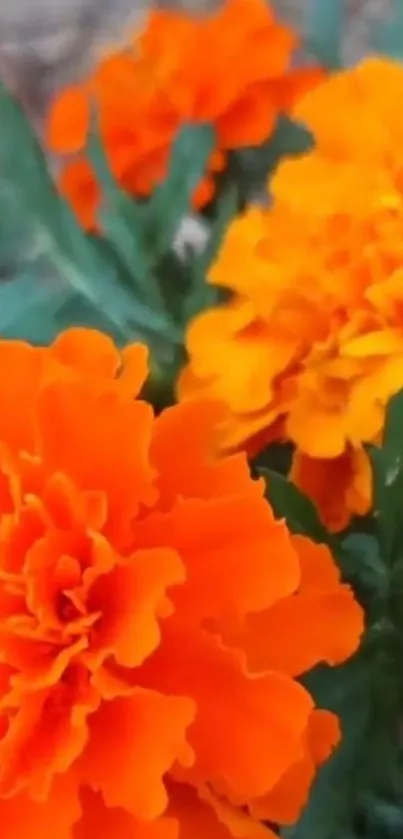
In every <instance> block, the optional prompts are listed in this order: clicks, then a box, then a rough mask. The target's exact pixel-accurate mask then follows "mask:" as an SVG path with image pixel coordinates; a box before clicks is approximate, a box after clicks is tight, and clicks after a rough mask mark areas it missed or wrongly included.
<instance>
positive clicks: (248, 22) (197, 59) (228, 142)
mask: <svg viewBox="0 0 403 839" xmlns="http://www.w3.org/2000/svg"><path fill="white" fill-rule="evenodd" d="M295 44H296V36H295V35H294V33H293V32H292V31H291V30H290V29H289V28H288V27H286V26H283V25H281V24H280V23H278V22H277V21H276V19H275V18H274V16H273V13H272V12H271V10H270V8H269V6H268V4H267V2H266V0H226V2H225V3H224V4H223V5H222V6H220V9H219V10H218V11H217V12H216V13H215V14H212V15H210V16H207V17H205V18H194V17H191V16H189V15H187V14H185V13H183V12H182V13H181V12H178V11H163V10H158V11H154V12H153V13H152V14H151V16H150V20H149V25H148V27H147V29H146V31H145V33H144V34H143V35H140V34H139V33H135V35H134V36H133V47H132V50H126V51H122V52H118V53H116V54H114V55H111V56H110V57H109V58H106V59H105V60H104V61H102V62H101V64H100V65H99V66H98V68H97V69H96V70H95V72H94V74H93V75H92V77H91V78H89V79H88V80H87V82H86V84H85V85H83V86H81V87H73V88H70V89H68V90H66V91H65V92H64V93H62V95H61V96H59V97H58V99H57V100H56V101H55V103H54V106H53V108H52V109H51V112H50V115H49V121H48V129H47V138H48V142H49V146H50V148H51V149H52V150H53V151H55V152H60V153H62V154H66V153H68V154H70V153H73V152H74V153H76V152H79V153H80V156H79V157H78V158H77V159H76V160H73V161H71V162H70V163H68V164H67V165H66V167H65V169H64V171H63V173H62V176H61V180H60V186H61V189H62V191H63V193H64V194H65V195H66V197H67V198H68V199H69V200H70V201H71V202H72V205H73V206H74V207H75V209H76V211H77V213H78V214H79V216H80V218H81V221H82V223H83V224H85V225H86V226H93V225H94V223H95V216H96V208H97V206H98V203H99V190H98V186H97V183H96V181H95V178H94V175H93V172H92V169H91V166H90V164H89V162H88V160H86V158H85V155H84V153H83V150H84V145H85V141H86V136H87V131H88V124H89V97H90V96H92V97H93V99H94V100H95V102H96V103H97V106H98V109H99V120H100V130H101V135H102V140H103V143H104V147H105V150H106V153H107V156H108V159H109V163H110V166H111V169H112V171H113V172H114V174H115V176H116V178H117V180H118V181H119V183H120V184H121V186H122V187H123V188H124V189H125V190H126V191H127V192H129V193H130V194H134V195H139V196H144V195H148V194H149V193H150V192H151V191H152V190H153V188H154V187H155V186H156V185H157V184H158V183H159V182H160V181H161V180H163V178H164V177H165V175H166V172H167V164H168V160H169V153H170V150H171V147H172V143H173V140H174V138H175V136H176V135H177V133H178V131H179V129H180V128H181V126H182V125H183V124H184V123H187V122H193V123H196V124H197V123H211V124H213V125H214V127H215V129H216V131H217V149H216V151H215V152H214V153H213V155H212V157H211V160H210V172H209V174H208V176H207V177H206V178H205V180H204V181H203V182H202V183H201V184H200V185H199V187H198V189H197V191H196V193H195V196H194V199H195V203H196V204H197V205H198V206H201V205H204V204H205V203H207V201H208V200H209V199H210V198H211V196H212V193H213V191H214V172H216V171H217V170H220V169H222V168H223V166H224V165H225V153H226V152H227V151H228V150H230V149H235V148H239V147H241V146H248V145H257V144H259V143H262V142H263V141H264V140H266V139H267V138H268V137H269V135H270V134H271V132H272V130H273V128H274V126H275V123H276V120H277V116H278V114H279V112H280V111H284V110H288V109H289V108H290V107H291V105H292V103H293V102H294V100H295V98H296V97H297V96H298V95H300V94H301V92H302V91H303V90H306V89H307V88H309V87H311V86H312V85H313V84H315V83H316V82H317V81H318V78H319V77H320V76H321V73H320V71H319V70H317V69H312V68H306V69H302V70H299V71H291V70H290V61H291V55H292V52H293V49H294V46H295ZM206 56H208V58H207V60H206Z"/></svg>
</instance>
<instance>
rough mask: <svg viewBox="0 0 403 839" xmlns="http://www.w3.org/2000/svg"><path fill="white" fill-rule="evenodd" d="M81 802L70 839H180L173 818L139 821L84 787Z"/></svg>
mask: <svg viewBox="0 0 403 839" xmlns="http://www.w3.org/2000/svg"><path fill="white" fill-rule="evenodd" d="M81 803H82V808H83V813H82V817H81V819H80V821H79V822H78V823H77V825H76V827H75V829H74V831H73V839H179V833H178V829H179V828H178V824H177V822H176V820H175V819H173V818H164V817H162V818H159V819H155V820H153V821H149V822H144V821H143V822H141V821H138V820H137V819H135V818H133V816H132V815H131V814H130V813H128V812H127V811H125V810H123V809H121V808H119V807H107V806H106V804H105V802H104V799H103V798H102V795H101V793H99V792H95V791H93V790H91V789H89V788H86V787H84V788H83V789H82V791H81ZM57 836H58V835H57ZM21 839H25V837H21ZM52 839H54V837H52ZM58 839H59V837H58ZM69 839H70V837H69ZM206 839H207V837H206Z"/></svg>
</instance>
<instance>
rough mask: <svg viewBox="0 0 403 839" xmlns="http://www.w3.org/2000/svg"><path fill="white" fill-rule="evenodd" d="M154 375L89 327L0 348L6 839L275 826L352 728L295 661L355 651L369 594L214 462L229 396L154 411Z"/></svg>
mask: <svg viewBox="0 0 403 839" xmlns="http://www.w3.org/2000/svg"><path fill="white" fill-rule="evenodd" d="M146 370H147V353H146V350H145V348H144V347H143V346H141V345H134V346H131V347H128V348H127V349H125V350H124V351H123V352H122V353H121V354H119V353H118V351H117V350H116V349H115V347H114V345H113V342H112V341H111V340H110V339H109V338H107V337H106V336H104V335H102V334H100V333H97V332H92V331H91V330H81V329H73V330H70V331H67V332H66V333H64V334H62V335H61V336H60V337H59V338H58V339H57V340H56V341H55V343H54V344H53V345H52V346H51V347H49V348H46V349H45V348H34V347H31V346H29V345H28V344H25V343H22V342H15V341H9V342H7V341H0V399H1V412H0V509H1V518H0V821H1V824H2V829H3V831H4V834H5V835H6V836H7V839H26V837H27V836H28V835H29V836H30V837H31V839H54V837H55V836H57V839H94V837H97V839H117V837H119V839H195V837H196V836H197V837H200V839H204V838H205V839H231V837H239V839H242V838H243V839H265V837H266V839H267V837H268V836H270V831H269V830H268V829H266V828H265V827H263V826H262V824H260V822H259V821H258V819H260V818H263V817H264V818H270V817H273V818H276V819H277V820H278V821H280V820H283V821H288V820H289V819H294V818H295V817H296V815H297V813H298V811H299V809H300V807H301V806H302V804H303V803H304V801H305V799H306V796H307V793H308V790H309V785H310V782H311V779H312V777H313V775H314V773H315V769H316V766H318V765H319V764H320V763H321V762H323V760H325V759H326V757H327V756H328V754H329V753H330V751H331V750H332V748H333V747H334V745H335V743H336V742H337V740H338V737H339V732H338V723H337V719H336V718H335V717H334V716H333V715H332V714H329V713H328V712H325V711H321V710H318V709H316V708H314V703H313V700H312V698H311V697H310V695H309V694H308V692H307V691H306V690H305V688H303V687H302V686H301V685H300V684H299V683H298V682H297V681H296V676H298V675H299V674H300V673H302V672H304V671H306V670H307V669H309V668H310V667H312V666H313V665H314V664H316V663H317V662H318V661H328V662H329V663H330V664H337V663H338V662H339V661H343V660H344V659H345V658H346V657H348V656H349V655H350V654H351V653H352V652H353V651H354V650H355V648H356V647H357V644H358V642H359V637H360V634H361V631H362V624H363V616H362V611H361V609H360V607H359V606H358V604H357V603H356V602H355V600H354V597H353V595H352V593H351V591H350V590H349V588H348V587H347V586H344V585H342V584H341V583H340V581H339V577H338V574H337V570H336V568H335V566H334V565H333V562H332V559H331V557H330V555H329V553H328V551H327V549H326V548H324V547H320V546H317V545H313V544H311V543H310V542H309V541H308V540H304V539H296V538H292V537H291V536H290V534H289V533H288V531H287V529H286V526H285V524H284V523H283V522H278V521H275V519H274V517H273V514H272V511H271V509H270V507H269V505H268V503H267V502H266V501H265V499H264V495H263V490H264V488H263V486H262V483H261V482H259V481H257V482H256V481H254V480H252V479H251V477H250V475H249V472H248V468H247V464H246V460H245V457H244V455H242V454H240V455H233V456H229V457H224V458H221V459H219V460H217V459H216V458H215V457H214V455H213V451H212V445H211V440H210V436H209V435H210V433H211V424H212V416H213V414H214V413H215V412H216V411H217V408H216V406H214V405H213V404H211V403H200V404H199V403H196V402H195V403H193V402H192V403H189V404H188V405H179V406H176V407H174V408H172V409H170V410H167V411H165V412H164V413H162V414H161V415H160V416H158V417H155V416H154V413H153V410H152V408H151V406H150V405H149V404H147V403H145V402H144V401H142V400H141V399H140V398H136V396H137V394H138V392H139V390H140V388H141V386H142V384H143V381H144V378H145V375H146ZM179 450H180V452H181V456H180V457H178V451H179ZM280 637H281V641H282V643H281V644H279V643H278V640H279V638H280ZM273 639H275V642H273Z"/></svg>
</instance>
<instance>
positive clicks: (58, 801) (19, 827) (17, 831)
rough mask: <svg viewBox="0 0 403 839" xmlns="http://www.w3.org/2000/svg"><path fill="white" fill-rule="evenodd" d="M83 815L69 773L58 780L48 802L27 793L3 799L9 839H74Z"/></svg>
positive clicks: (1, 813) (0, 806) (1, 814)
mask: <svg viewBox="0 0 403 839" xmlns="http://www.w3.org/2000/svg"><path fill="white" fill-rule="evenodd" d="M80 814H81V806H80V801H79V797H78V790H77V788H76V785H75V784H74V779H72V778H71V777H70V776H68V775H65V776H63V777H61V778H57V779H56V781H55V782H54V784H53V787H52V790H51V794H50V796H49V799H48V800H47V801H46V802H45V803H44V804H38V803H36V802H34V801H31V799H30V798H28V796H26V795H25V794H20V795H17V796H15V797H13V798H2V799H0V821H1V825H2V830H3V831H4V835H5V836H7V837H9V839H11V837H12V839H27V836H29V837H30V839H55V837H56V836H57V839H71V837H72V828H73V824H74V823H75V822H76V821H77V819H78V818H79V817H80Z"/></svg>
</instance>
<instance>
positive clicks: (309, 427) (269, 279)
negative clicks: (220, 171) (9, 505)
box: [180, 58, 403, 530]
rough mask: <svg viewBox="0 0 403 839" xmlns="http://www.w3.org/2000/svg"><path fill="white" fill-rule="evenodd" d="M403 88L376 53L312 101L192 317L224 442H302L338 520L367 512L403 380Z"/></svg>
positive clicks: (300, 473) (314, 484) (302, 482)
mask: <svg viewBox="0 0 403 839" xmlns="http://www.w3.org/2000/svg"><path fill="white" fill-rule="evenodd" d="M401 96H403V69H402V66H401V64H400V63H397V62H393V61H390V60H388V59H383V58H379V59H378V58H377V59H375V58H374V59H369V60H366V61H364V62H362V63H361V64H360V65H358V66H357V67H354V68H351V69H349V70H346V71H343V72H341V73H337V74H335V75H334V76H332V77H330V78H329V79H327V80H326V81H324V82H323V84H321V85H319V86H318V87H317V88H316V89H315V90H314V91H312V92H311V93H309V94H308V95H307V96H306V97H305V98H304V99H303V100H302V101H301V102H300V103H299V104H298V106H297V108H296V116H297V117H298V118H299V119H300V120H301V121H302V122H303V123H304V124H305V125H306V126H307V127H308V128H309V129H310V130H311V131H312V133H313V135H314V138H315V141H316V144H315V147H314V148H313V149H312V151H310V152H309V153H306V154H304V155H302V156H300V157H298V158H296V159H294V160H285V161H283V162H282V163H281V164H280V166H279V168H278V170H277V172H276V174H275V176H274V178H273V179H272V181H271V183H270V185H269V189H270V191H271V195H272V197H273V201H272V204H271V206H270V207H269V208H268V209H266V208H262V209H260V208H257V207H252V208H250V209H249V210H248V211H247V212H246V213H245V214H244V215H243V216H242V217H241V218H240V219H237V220H236V221H235V222H234V223H233V224H232V225H231V227H230V229H229V230H228V233H227V238H226V241H225V243H224V246H223V248H222V250H221V253H220V254H219V257H218V259H217V262H216V264H215V266H214V268H213V270H212V274H211V281H212V282H213V283H217V284H218V285H221V286H224V287H226V288H228V289H230V290H231V291H232V292H234V294H233V297H232V299H231V301H230V302H229V303H228V304H226V305H225V306H223V307H222V308H220V309H215V310H213V311H210V312H207V313H203V314H201V315H200V317H199V318H197V319H196V320H195V321H194V323H192V324H191V326H190V328H189V331H188V340H187V345H188V350H189V356H190V364H189V366H188V368H187V370H186V371H185V373H184V376H183V377H182V380H181V385H180V393H181V396H182V397H183V398H186V399H187V398H193V397H194V396H195V395H196V396H198V397H199V398H200V396H201V395H203V396H204V397H206V396H208V397H209V398H214V399H220V400H221V401H222V403H223V404H224V405H225V406H226V408H227V411H228V413H227V417H226V422H225V424H223V427H222V429H221V431H222V436H221V437H220V439H219V441H218V442H219V445H220V446H221V447H222V449H223V450H226V451H228V450H234V449H237V448H239V447H244V448H247V449H248V450H251V449H252V450H254V451H256V449H259V448H260V447H261V446H264V445H265V444H266V443H268V442H271V441H273V440H276V441H283V440H287V441H291V442H292V443H293V444H294V445H295V450H296V454H295V459H294V464H293V470H292V476H293V478H294V479H295V480H296V482H297V483H298V484H299V486H300V487H301V488H302V489H303V490H304V491H305V492H307V493H308V494H309V495H310V496H311V497H312V498H313V500H314V501H315V502H316V504H317V506H318V508H319V509H320V511H321V513H322V516H323V518H324V520H325V521H326V523H327V524H328V526H329V527H332V528H334V529H335V530H337V529H342V528H343V527H345V526H346V525H347V524H348V522H349V520H350V518H351V515H353V514H364V513H366V512H368V509H369V507H370V505H371V495H372V486H371V469H370V465H369V461H368V458H367V454H366V451H365V447H364V445H363V444H365V443H372V444H373V443H377V442H379V439H380V437H381V435H382V432H383V425H384V417H385V409H386V405H387V403H388V400H389V399H390V397H391V396H392V395H393V394H395V393H397V392H398V391H399V390H400V389H401V388H402V387H403V275H402V264H403V262H402V257H403V245H402V243H403V155H402V138H403V120H402V117H401V113H400V111H399V109H398V108H396V102H397V101H398V100H399V99H400V97H401Z"/></svg>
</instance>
